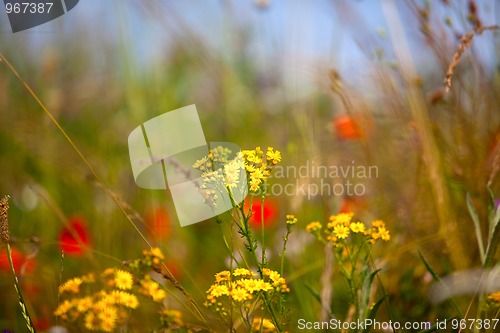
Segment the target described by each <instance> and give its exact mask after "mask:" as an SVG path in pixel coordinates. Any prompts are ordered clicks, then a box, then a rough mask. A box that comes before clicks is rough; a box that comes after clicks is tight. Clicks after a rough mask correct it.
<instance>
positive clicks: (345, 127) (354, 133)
mask: <svg viewBox="0 0 500 333" xmlns="http://www.w3.org/2000/svg"><path fill="white" fill-rule="evenodd" d="M333 130H334V131H335V132H336V133H337V137H338V138H339V139H360V138H362V137H363V135H362V132H361V130H360V128H359V126H358V124H357V122H356V121H355V120H354V119H352V118H351V117H350V116H348V115H346V114H341V115H338V116H336V117H334V118H333Z"/></svg>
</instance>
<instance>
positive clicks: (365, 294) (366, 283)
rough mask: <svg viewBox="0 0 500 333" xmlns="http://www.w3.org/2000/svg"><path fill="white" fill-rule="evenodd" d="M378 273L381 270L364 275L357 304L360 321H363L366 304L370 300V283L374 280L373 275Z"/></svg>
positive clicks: (366, 308) (366, 311) (366, 310)
mask: <svg viewBox="0 0 500 333" xmlns="http://www.w3.org/2000/svg"><path fill="white" fill-rule="evenodd" d="M380 271H381V269H377V270H375V271H373V272H371V273H370V274H366V275H365V277H364V280H363V286H362V287H361V299H360V302H359V313H360V318H361V319H364V318H365V314H366V313H368V302H369V300H370V290H371V288H372V282H373V279H374V278H375V275H377V273H378V272H380Z"/></svg>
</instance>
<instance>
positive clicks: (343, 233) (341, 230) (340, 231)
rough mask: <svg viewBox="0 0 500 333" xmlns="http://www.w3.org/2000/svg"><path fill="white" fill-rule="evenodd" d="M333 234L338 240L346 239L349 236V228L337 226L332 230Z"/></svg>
mask: <svg viewBox="0 0 500 333" xmlns="http://www.w3.org/2000/svg"><path fill="white" fill-rule="evenodd" d="M333 233H334V234H335V236H337V237H338V238H340V239H346V238H347V236H349V228H348V227H346V226H344V225H343V224H337V225H336V226H335V227H334V228H333Z"/></svg>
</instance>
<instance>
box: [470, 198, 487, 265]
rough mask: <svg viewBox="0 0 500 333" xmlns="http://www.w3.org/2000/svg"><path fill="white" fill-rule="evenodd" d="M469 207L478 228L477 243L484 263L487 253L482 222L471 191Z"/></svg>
mask: <svg viewBox="0 0 500 333" xmlns="http://www.w3.org/2000/svg"><path fill="white" fill-rule="evenodd" d="M467 208H468V209H469V214H470V217H471V218H472V222H474V229H475V230H476V238H477V245H478V246H479V255H480V256H481V262H482V263H483V265H484V261H485V258H486V255H485V252H484V245H483V236H481V224H480V223H479V217H478V216H477V212H476V208H475V207H474V205H473V204H472V199H471V197H470V195H469V193H467Z"/></svg>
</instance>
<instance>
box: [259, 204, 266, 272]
mask: <svg viewBox="0 0 500 333" xmlns="http://www.w3.org/2000/svg"><path fill="white" fill-rule="evenodd" d="M264 201H265V196H264V194H263V195H262V196H261V197H260V221H261V224H262V261H261V266H262V267H264V266H265V264H266V246H265V242H264V237H265V232H264V230H265V228H264V226H265V221H264Z"/></svg>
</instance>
